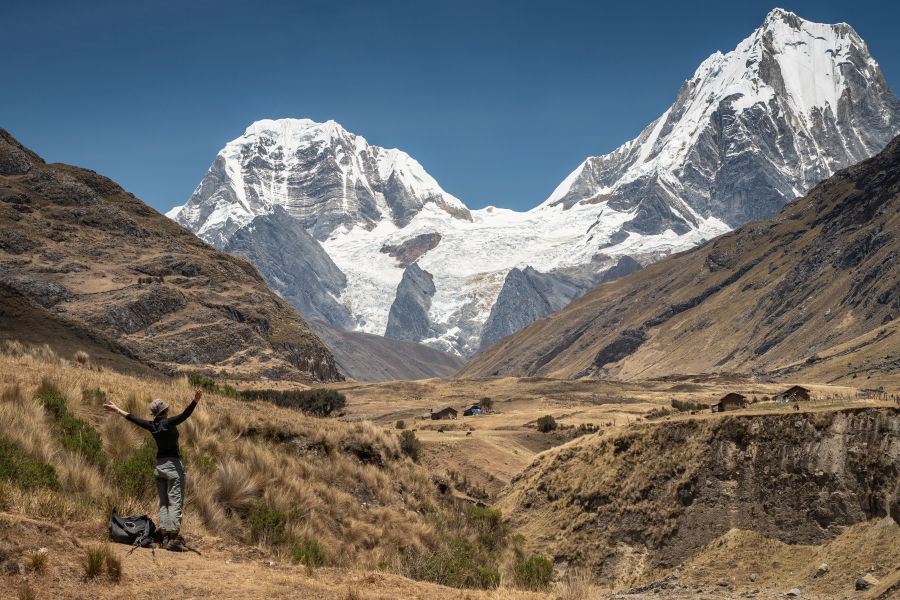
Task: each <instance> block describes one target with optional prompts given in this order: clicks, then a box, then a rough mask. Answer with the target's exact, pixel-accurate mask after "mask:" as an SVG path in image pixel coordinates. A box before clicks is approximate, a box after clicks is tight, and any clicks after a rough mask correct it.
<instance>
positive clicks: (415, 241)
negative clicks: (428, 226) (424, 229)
mask: <svg viewBox="0 0 900 600" xmlns="http://www.w3.org/2000/svg"><path fill="white" fill-rule="evenodd" d="M440 241H441V234H440V233H437V232H432V233H423V234H420V235H417V236H415V237H412V238H410V239H408V240H405V241H403V242H402V243H400V244H385V245H383V246H382V247H381V252H383V253H385V254H387V255H388V256H393V257H394V258H396V259H397V264H398V265H400V266H401V267H403V268H404V269H405V268H406V267H408V266H409V265H411V264H413V263H414V262H416V261H417V260H419V259H420V258H421V257H422V256H424V255H425V253H427V252H428V251H429V250H434V249H435V248H436V247H437V245H438V244H439V243H440Z"/></svg>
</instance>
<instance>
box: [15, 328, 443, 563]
mask: <svg viewBox="0 0 900 600" xmlns="http://www.w3.org/2000/svg"><path fill="white" fill-rule="evenodd" d="M5 347H6V350H7V351H8V352H7V353H6V354H0V390H2V401H0V436H2V437H4V438H7V439H9V440H11V441H13V442H15V443H16V444H19V445H20V446H21V447H22V448H23V449H24V450H25V451H26V452H27V453H28V454H29V455H31V456H32V457H34V458H35V459H36V460H38V461H40V462H43V463H47V464H49V465H51V466H52V467H53V468H54V470H55V471H56V473H57V475H58V478H59V481H60V484H61V488H62V489H61V490H59V491H53V490H48V489H37V490H32V491H23V490H21V489H18V488H15V487H13V486H11V485H9V484H8V483H6V482H4V483H2V484H0V506H2V508H3V510H7V511H10V512H14V513H21V514H25V515H29V516H35V517H44V518H52V519H74V520H85V519H87V520H91V521H93V522H94V523H97V524H98V525H99V524H100V523H105V519H106V517H107V516H108V514H107V510H108V509H110V508H113V507H115V508H117V509H118V510H119V511H120V513H131V512H146V513H148V514H151V515H153V514H155V494H154V493H153V490H152V489H151V490H147V491H146V493H145V494H143V495H140V496H137V497H132V496H129V495H128V494H126V493H124V492H123V491H122V490H121V489H119V488H117V487H116V485H115V477H114V473H113V471H114V469H115V466H116V465H118V464H120V463H121V462H122V461H125V460H127V459H128V458H129V457H131V456H132V454H133V453H134V452H135V450H136V449H138V448H140V447H141V446H142V445H143V444H144V443H145V441H146V440H147V439H148V437H147V435H146V434H145V433H144V432H143V431H142V430H140V429H139V428H137V427H134V426H132V425H131V424H129V423H127V422H126V421H125V420H124V419H121V418H120V417H118V416H117V415H113V414H110V413H105V412H103V411H102V408H101V406H99V405H98V404H97V402H95V401H94V400H93V396H90V394H85V393H84V390H94V389H99V390H102V391H103V392H104V393H105V394H106V397H107V398H108V399H109V400H112V401H113V402H116V403H117V404H119V405H120V406H122V407H123V408H124V409H125V410H128V411H130V412H135V413H136V414H139V415H144V416H145V415H146V413H147V409H146V407H147V405H148V403H149V401H150V399H152V398H155V397H160V398H165V399H167V400H168V401H169V402H170V403H172V404H173V405H174V406H173V412H175V411H177V410H180V409H181V408H182V407H183V406H184V405H185V404H186V403H187V400H188V399H189V397H190V395H191V390H190V389H189V387H188V384H187V382H186V381H185V380H172V381H165V380H144V379H137V378H134V377H131V376H126V375H121V374H118V373H115V372H111V371H98V370H92V369H85V368H83V367H82V366H81V365H80V364H79V363H70V362H68V361H65V360H60V359H58V358H56V357H55V356H53V354H52V353H51V352H49V350H48V349H46V348H41V347H39V348H29V347H27V346H24V345H18V344H6V346H5ZM42 383H49V384H52V385H53V386H55V387H56V388H58V389H59V390H60V391H61V393H62V394H63V395H64V396H65V398H66V404H67V406H68V409H69V410H70V411H71V412H72V413H73V414H75V415H76V416H77V417H78V418H80V419H82V420H84V421H86V422H88V423H90V424H91V426H92V427H93V428H94V429H96V430H97V431H98V432H99V433H100V436H101V438H102V442H103V449H104V452H105V453H106V454H107V456H108V458H109V463H110V466H109V467H107V468H105V469H104V468H102V467H98V466H96V465H94V464H91V463H89V462H88V461H87V460H85V458H84V457H82V456H81V455H79V454H75V453H72V452H70V451H67V450H65V449H63V448H62V447H61V446H60V445H59V443H58V442H57V440H56V439H55V438H54V437H53V434H52V432H51V426H50V425H51V423H50V421H49V420H48V417H47V415H46V414H45V411H44V409H43V408H42V406H41V404H40V403H39V402H38V401H37V400H35V392H36V390H37V389H38V387H39V386H40V385H41V384H42ZM88 396H90V398H89V397H88ZM180 430H181V433H182V436H181V442H182V449H183V451H184V455H185V462H186V470H187V473H188V491H187V504H186V514H185V521H184V530H185V533H186V534H187V535H188V536H190V535H191V533H192V532H194V533H197V534H201V535H205V534H213V535H217V536H221V537H224V538H226V539H232V540H235V541H240V542H242V543H250V542H251V541H252V540H256V543H258V544H259V545H260V546H262V547H264V549H266V550H268V551H270V552H272V553H274V554H276V555H279V554H280V555H283V556H287V555H288V554H289V549H290V546H291V544H293V543H299V542H301V541H303V540H315V542H316V543H317V544H318V545H319V546H320V547H321V548H322V549H323V550H324V552H325V554H326V555H327V556H328V561H329V564H333V565H350V564H352V565H354V566H358V567H368V568H374V567H376V566H378V565H379V564H382V565H383V564H390V563H392V562H396V560H397V557H398V556H401V555H403V554H404V553H406V552H411V551H412V552H414V551H419V550H423V549H425V548H430V547H435V546H436V545H437V544H439V543H440V542H441V540H440V537H439V536H438V535H437V533H436V531H435V529H434V527H433V525H432V522H431V517H430V516H429V515H430V514H431V513H432V512H433V511H434V510H439V507H440V505H441V502H442V501H441V499H440V498H439V496H438V492H437V491H436V489H435V486H434V485H433V484H432V483H431V481H430V477H429V475H428V473H427V471H425V470H424V469H423V468H421V467H419V466H417V465H415V464H414V463H413V462H412V461H410V460H409V459H408V458H406V456H405V455H404V454H403V453H402V452H401V450H400V447H399V442H398V439H397V433H396V432H394V431H387V430H385V429H384V428H381V427H379V426H376V425H374V424H372V423H368V422H358V423H345V422H341V421H338V420H334V419H318V418H314V417H308V416H305V415H303V414H302V413H300V412H298V411H294V410H290V409H283V408H278V407H276V406H273V405H271V404H269V403H266V402H244V401H240V400H235V399H232V398H227V397H222V396H216V395H209V396H205V397H204V399H203V401H202V402H201V404H200V406H199V407H198V409H197V410H196V411H195V412H194V414H193V416H192V417H191V418H190V419H189V420H188V421H186V422H185V423H184V424H183V425H182V426H181V427H180ZM263 509H265V511H269V513H267V514H274V515H275V520H276V524H275V525H274V527H275V528H276V530H277V531H274V532H271V531H268V530H264V531H262V533H260V532H254V531H253V530H252V525H251V523H252V515H253V514H255V511H256V512H259V511H261V510H263ZM264 525H265V524H264Z"/></svg>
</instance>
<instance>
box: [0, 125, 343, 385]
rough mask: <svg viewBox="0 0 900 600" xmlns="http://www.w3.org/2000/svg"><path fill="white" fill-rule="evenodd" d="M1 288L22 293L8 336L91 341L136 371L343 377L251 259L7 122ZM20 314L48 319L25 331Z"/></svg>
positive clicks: (1, 151) (0, 180) (1, 172)
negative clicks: (222, 248)
mask: <svg viewBox="0 0 900 600" xmlns="http://www.w3.org/2000/svg"><path fill="white" fill-rule="evenodd" d="M0 287H2V288H4V289H5V290H6V293H5V294H4V297H10V298H13V299H14V298H17V297H18V298H22V299H24V300H23V301H22V302H20V303H19V305H18V306H17V307H16V311H17V312H14V313H12V314H15V315H16V319H17V323H9V322H5V321H4V322H3V323H0V326H2V329H3V333H2V335H3V337H12V336H14V337H21V336H20V335H19V334H20V333H26V336H25V337H26V338H27V341H30V342H32V343H48V344H50V345H51V346H55V345H59V344H65V345H67V346H71V345H72V344H76V343H80V342H81V341H83V342H86V343H87V346H86V348H84V349H86V350H88V351H91V350H94V351H95V352H98V353H99V354H101V358H104V357H108V360H109V361H110V362H111V363H112V364H118V365H124V366H125V367H126V368H128V370H135V369H133V368H131V366H132V364H133V363H140V364H143V365H145V366H148V367H151V368H152V369H155V370H157V371H161V372H164V373H167V374H173V373H177V372H184V371H202V372H206V373H213V374H216V375H224V376H227V377H230V378H235V379H241V378H255V379H258V378H260V377H263V376H267V377H271V378H283V379H294V380H298V381H304V382H310V383H312V382H322V381H334V380H339V379H341V378H342V376H341V374H340V373H339V372H338V369H337V367H336V365H335V362H334V358H333V357H332V355H331V353H330V352H329V351H328V349H327V348H325V346H324V345H323V344H322V342H321V341H320V340H319V338H318V337H316V335H315V334H314V333H313V332H312V331H311V330H310V329H309V327H308V325H307V323H306V322H305V321H304V320H303V318H302V317H301V316H300V315H299V314H297V312H296V311H295V310H294V309H293V308H292V307H291V306H290V305H288V304H287V303H286V302H285V301H283V300H282V299H281V298H279V297H278V296H277V295H276V294H274V293H272V292H271V291H270V290H269V289H268V288H267V287H266V285H265V283H264V282H263V280H262V278H261V277H260V276H259V274H258V273H257V271H256V270H255V269H254V268H253V266H252V265H250V264H249V263H248V262H246V261H244V260H242V259H240V258H237V257H234V256H231V255H228V254H225V253H223V252H219V251H217V250H215V249H213V248H211V247H210V246H209V245H208V244H206V243H204V242H203V241H201V240H199V239H197V237H196V236H194V235H192V234H191V233H190V232H188V231H185V230H184V229H183V228H182V227H179V226H177V225H176V224H174V223H173V222H172V221H170V220H169V219H167V218H165V217H164V216H163V215H160V214H159V213H157V212H156V211H154V210H153V209H152V208H150V207H148V206H147V205H146V204H144V203H143V202H141V201H140V200H138V199H137V198H135V197H134V196H133V195H131V194H129V193H128V192H126V191H124V190H123V189H122V188H121V187H119V186H118V185H116V184H115V183H114V182H113V181H111V180H109V179H107V178H106V177H103V176H101V175H98V174H96V173H94V172H93V171H88V170H86V169H79V168H77V167H71V166H68V165H61V164H46V163H45V162H44V161H43V160H42V159H41V158H40V157H38V156H37V155H36V154H34V153H33V152H31V151H30V150H28V149H27V148H25V147H24V146H22V145H21V144H19V143H18V142H17V141H16V140H15V139H13V137H12V136H11V135H9V134H8V133H7V132H6V131H3V130H0ZM23 310H25V312H24V313H23V312H22V311H23ZM3 312H6V311H5V310H4V311H3ZM20 321H25V322H35V323H39V324H40V327H39V328H37V329H35V330H33V331H30V332H21V331H20V327H19V322H20ZM67 324H68V325H71V326H70V327H69V326H67ZM63 330H64V331H63ZM61 331H62V333H60V332H61ZM17 332H18V333H17ZM42 334H43V335H44V336H45V338H44V339H40V336H41V335H42ZM29 336H30V337H29ZM65 350H66V352H65V354H70V353H71V352H70V351H71V348H69V347H67V348H65ZM112 355H118V358H116V357H115V356H112Z"/></svg>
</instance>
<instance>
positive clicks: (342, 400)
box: [240, 388, 347, 417]
mask: <svg viewBox="0 0 900 600" xmlns="http://www.w3.org/2000/svg"><path fill="white" fill-rule="evenodd" d="M240 396H241V398H243V399H245V400H265V401H267V402H271V403H273V404H275V405H277V406H281V407H283V408H296V409H298V410H301V411H303V412H304V413H306V414H308V415H312V416H314V417H329V416H331V415H332V414H334V413H339V412H340V411H341V410H343V408H344V407H345V406H346V405H347V397H346V396H344V395H343V394H342V393H340V392H338V391H337V390H331V389H328V388H315V389H311V390H245V391H243V392H241V393H240Z"/></svg>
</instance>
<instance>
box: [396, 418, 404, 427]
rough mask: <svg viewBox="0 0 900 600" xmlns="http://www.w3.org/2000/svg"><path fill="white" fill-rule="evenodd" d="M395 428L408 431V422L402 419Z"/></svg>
mask: <svg viewBox="0 0 900 600" xmlns="http://www.w3.org/2000/svg"><path fill="white" fill-rule="evenodd" d="M394 427H395V428H396V429H406V421H404V420H403V419H400V420H398V421H397V422H396V423H395V424H394Z"/></svg>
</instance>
